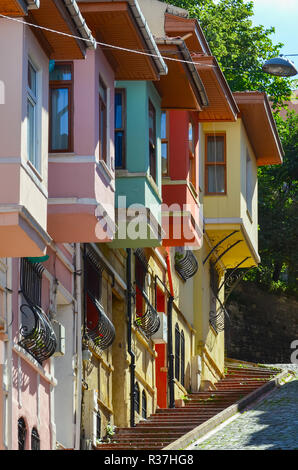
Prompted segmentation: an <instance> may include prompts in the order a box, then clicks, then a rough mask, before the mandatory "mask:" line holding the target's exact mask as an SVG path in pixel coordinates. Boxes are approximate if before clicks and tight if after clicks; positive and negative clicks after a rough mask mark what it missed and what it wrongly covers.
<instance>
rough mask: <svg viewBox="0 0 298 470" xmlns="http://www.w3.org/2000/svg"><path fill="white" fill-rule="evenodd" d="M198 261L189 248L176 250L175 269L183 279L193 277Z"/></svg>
mask: <svg viewBox="0 0 298 470" xmlns="http://www.w3.org/2000/svg"><path fill="white" fill-rule="evenodd" d="M198 267H199V265H198V262H197V259H196V257H195V255H194V254H193V252H192V251H191V250H185V251H181V252H180V251H176V253H175V269H176V271H177V272H178V274H180V276H181V277H182V279H183V280H184V281H187V279H189V278H191V277H193V276H194V275H195V274H196V272H197V270H198Z"/></svg>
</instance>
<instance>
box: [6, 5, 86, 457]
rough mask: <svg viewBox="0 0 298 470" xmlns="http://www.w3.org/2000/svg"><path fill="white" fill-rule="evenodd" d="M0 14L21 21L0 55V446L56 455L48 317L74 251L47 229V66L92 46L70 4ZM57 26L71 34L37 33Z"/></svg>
mask: <svg viewBox="0 0 298 470" xmlns="http://www.w3.org/2000/svg"><path fill="white" fill-rule="evenodd" d="M29 10H30V15H29ZM0 13H1V14H4V15H11V16H17V17H18V19H17V21H14V20H13V19H10V18H9V19H8V18H3V17H2V18H1V19H0V22H1V27H0V35H1V44H2V45H4V44H9V50H10V54H7V47H8V46H7V47H5V48H4V47H2V48H1V50H0V55H1V60H2V64H3V69H1V83H3V84H4V97H5V100H4V103H3V104H1V106H0V116H1V150H0V175H1V176H0V179H1V184H0V185H1V190H0V208H1V216H0V219H1V221H0V239H1V253H0V256H1V257H2V258H1V263H0V264H1V288H0V290H1V293H0V298H1V307H0V308H1V317H2V319H3V317H4V321H3V322H2V324H1V327H2V330H1V363H2V366H1V367H2V370H1V379H0V380H1V386H0V388H1V423H3V426H2V425H1V433H2V434H1V441H0V447H1V448H2V449H55V448H56V435H55V416H54V407H53V402H54V388H55V386H56V385H57V379H56V377H55V366H54V363H53V361H52V360H51V359H50V358H51V357H53V355H54V354H58V353H59V350H60V349H59V348H60V346H59V344H58V340H61V337H59V334H58V332H55V329H56V326H58V327H59V326H60V325H59V324H57V325H56V321H55V320H54V318H53V317H54V316H55V313H56V303H57V302H58V304H61V305H62V304H63V303H65V304H70V305H71V311H73V302H74V297H73V293H74V292H73V272H74V271H75V268H74V265H73V262H74V258H73V249H72V247H64V246H62V245H60V246H58V245H56V244H55V242H54V241H53V239H52V238H51V236H50V234H49V233H48V229H47V205H48V191H49V187H50V184H48V124H49V119H48V111H49V103H48V93H49V61H50V60H54V61H56V60H60V61H65V60H66V61H68V60H78V59H83V58H84V57H85V55H86V51H87V48H89V47H90V48H93V49H94V47H95V40H94V38H93V37H92V35H91V33H90V30H89V29H88V28H87V26H86V24H85V22H84V19H83V17H82V15H81V14H80V12H79V9H78V6H77V4H76V2H72V4H70V3H69V2H66V1H64V0H59V1H57V2H41V4H39V2H32V1H30V2H29V1H28V2H27V1H25V2H23V1H22V2H21V1H14V2H2V3H1V6H0ZM20 17H22V18H20ZM24 22H25V23H26V22H28V23H30V24H31V25H33V26H29V25H26V24H25V23H24ZM57 25H59V28H60V31H61V32H64V33H66V34H67V35H68V36H62V35H59V34H53V33H50V32H49V31H47V30H46V29H43V28H47V29H55V28H56V27H57ZM34 26H39V27H40V28H38V29H37V28H36V27H34ZM70 36H75V38H73V37H70ZM86 40H87V42H86ZM46 250H47V254H46V255H45V253H46ZM57 299H58V300H57ZM49 359H50V360H49ZM75 381H77V376H76V377H75V378H73V382H75ZM76 385H78V384H77V382H76ZM72 422H73V420H72ZM77 430H78V428H77ZM78 442H79V439H78Z"/></svg>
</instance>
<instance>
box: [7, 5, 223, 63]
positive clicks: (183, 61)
mask: <svg viewBox="0 0 298 470" xmlns="http://www.w3.org/2000/svg"><path fill="white" fill-rule="evenodd" d="M0 17H1V18H5V19H7V20H11V21H15V22H17V23H22V24H24V25H26V26H31V27H33V28H36V29H41V30H43V31H47V32H49V33H54V34H60V35H61V36H65V37H68V38H72V39H77V40H80V41H84V42H87V43H91V44H97V45H98V46H101V48H106V49H116V50H119V51H123V52H130V53H133V54H140V55H145V56H150V57H156V58H159V59H160V58H162V59H164V60H170V61H174V62H181V63H184V64H192V65H198V66H203V67H210V68H215V66H214V65H209V64H202V63H201V62H195V61H191V60H183V59H177V58H174V57H167V56H162V55H159V54H153V53H152V52H146V51H145V50H137V49H128V48H126V47H121V46H116V45H113V44H108V43H105V42H101V41H92V40H91V39H87V38H82V37H80V36H75V35H73V34H69V33H64V32H62V31H57V30H55V29H51V28H46V27H45V26H40V25H36V24H34V23H29V22H26V21H23V20H20V19H18V18H12V17H11V16H7V15H3V14H2V13H0Z"/></svg>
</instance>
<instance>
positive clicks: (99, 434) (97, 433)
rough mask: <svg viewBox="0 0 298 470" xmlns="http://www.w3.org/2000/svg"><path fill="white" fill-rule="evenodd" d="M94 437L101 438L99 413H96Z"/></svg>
mask: <svg viewBox="0 0 298 470" xmlns="http://www.w3.org/2000/svg"><path fill="white" fill-rule="evenodd" d="M96 439H101V414H100V412H99V411H98V412H97V413H96Z"/></svg>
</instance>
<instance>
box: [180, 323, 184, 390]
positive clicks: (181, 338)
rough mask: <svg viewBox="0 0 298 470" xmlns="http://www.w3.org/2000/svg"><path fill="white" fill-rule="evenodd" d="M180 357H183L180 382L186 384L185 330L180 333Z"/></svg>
mask: <svg viewBox="0 0 298 470" xmlns="http://www.w3.org/2000/svg"><path fill="white" fill-rule="evenodd" d="M180 355H181V357H180V359H181V369H180V374H181V377H180V383H181V385H183V387H184V384H185V337H184V333H183V331H181V333H180Z"/></svg>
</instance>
